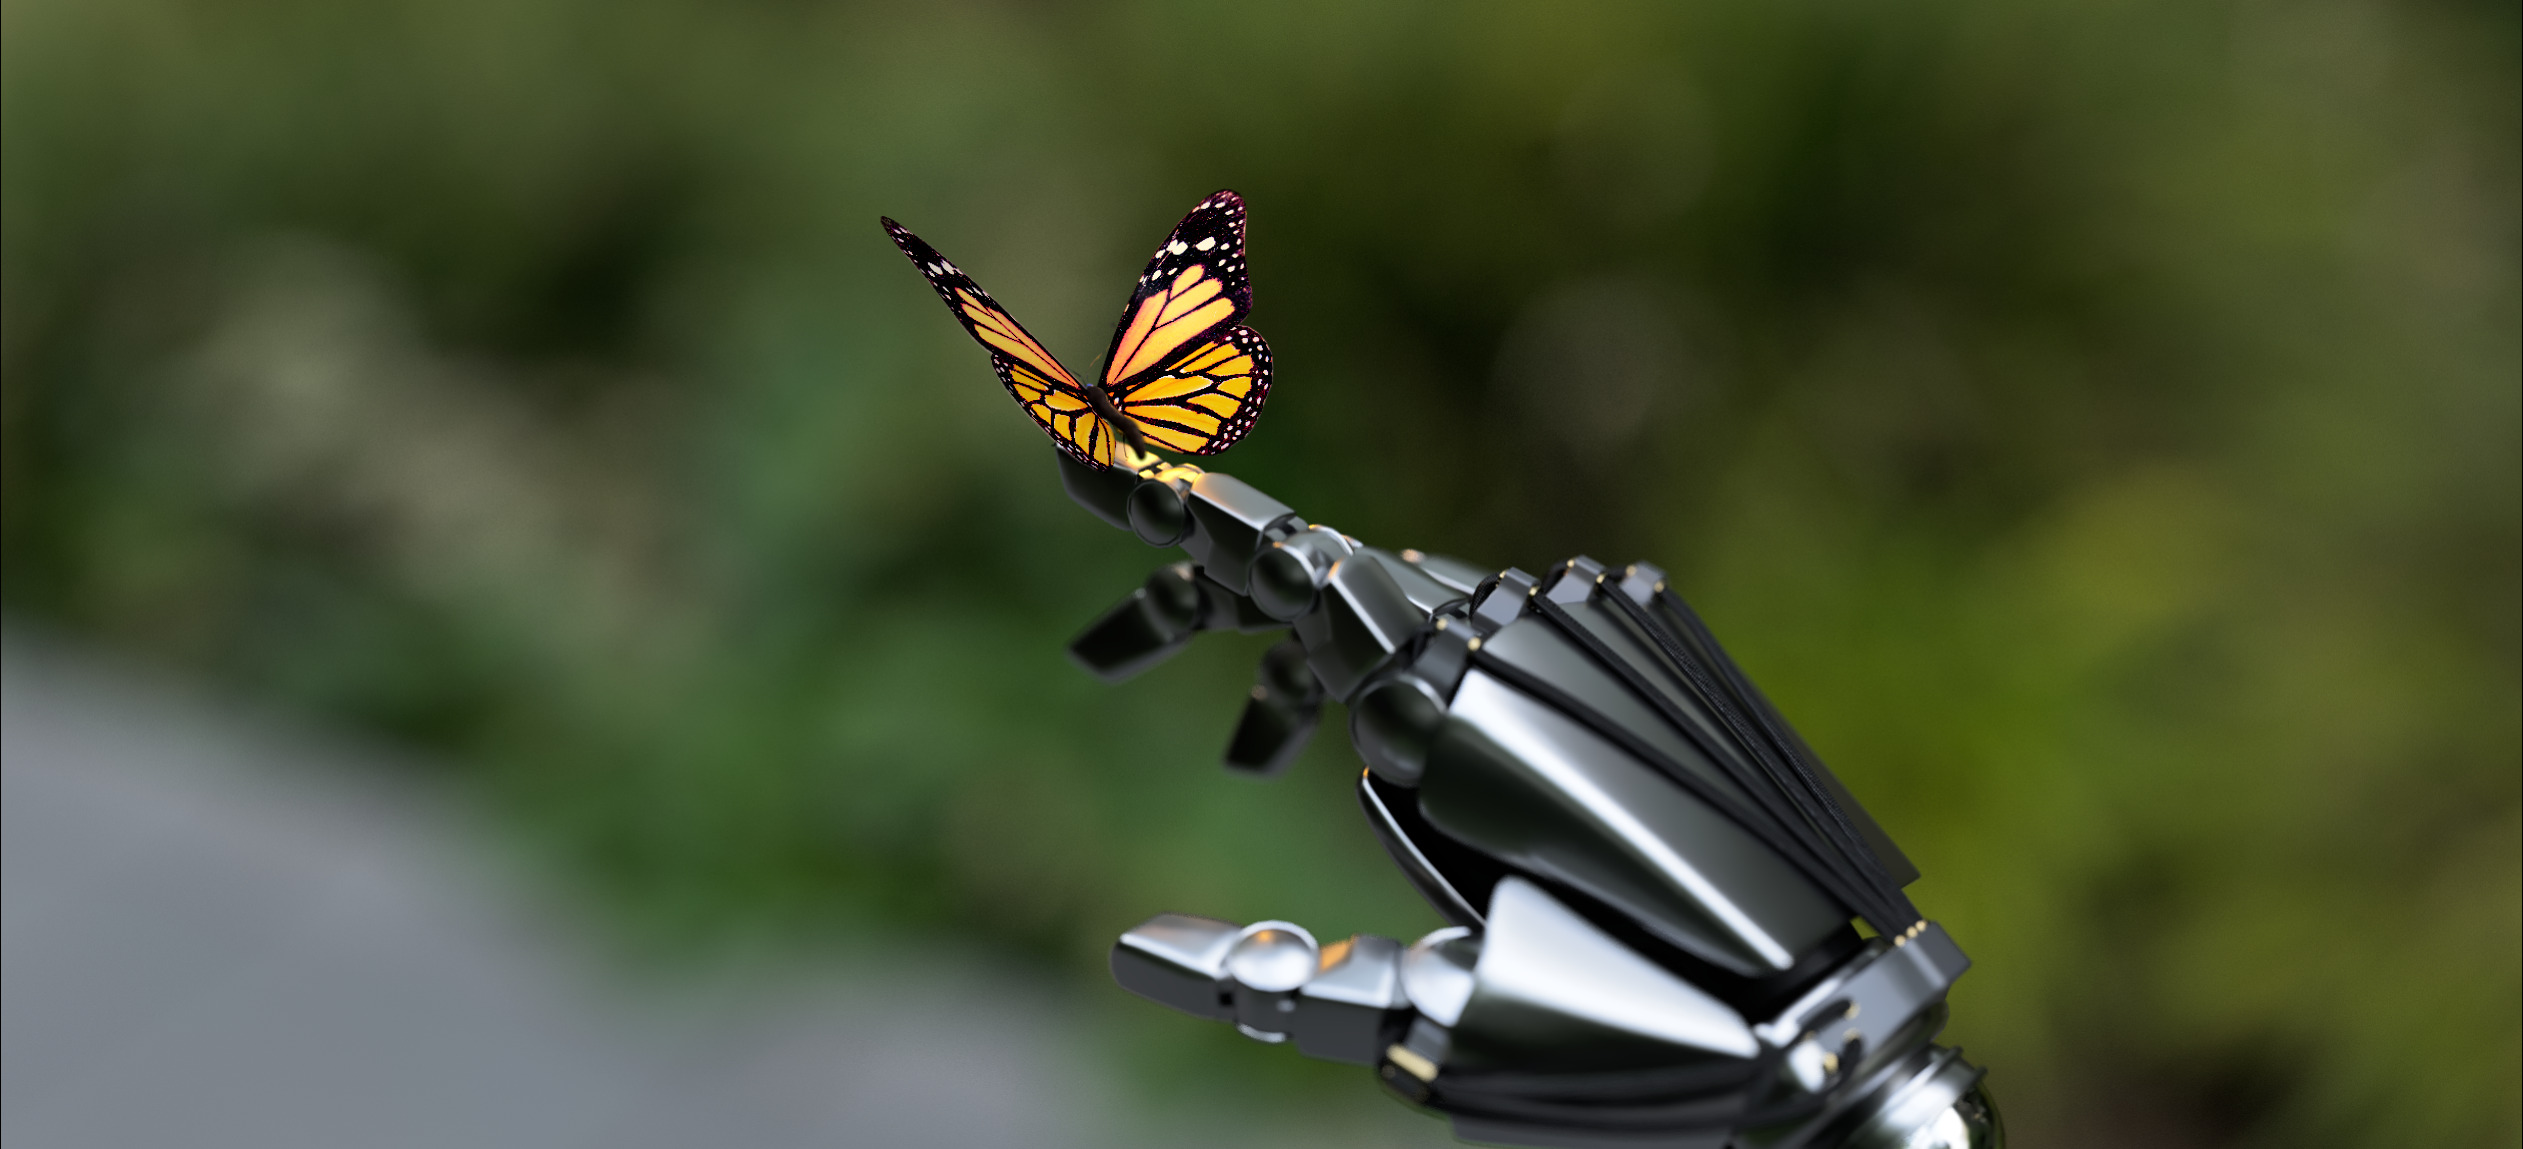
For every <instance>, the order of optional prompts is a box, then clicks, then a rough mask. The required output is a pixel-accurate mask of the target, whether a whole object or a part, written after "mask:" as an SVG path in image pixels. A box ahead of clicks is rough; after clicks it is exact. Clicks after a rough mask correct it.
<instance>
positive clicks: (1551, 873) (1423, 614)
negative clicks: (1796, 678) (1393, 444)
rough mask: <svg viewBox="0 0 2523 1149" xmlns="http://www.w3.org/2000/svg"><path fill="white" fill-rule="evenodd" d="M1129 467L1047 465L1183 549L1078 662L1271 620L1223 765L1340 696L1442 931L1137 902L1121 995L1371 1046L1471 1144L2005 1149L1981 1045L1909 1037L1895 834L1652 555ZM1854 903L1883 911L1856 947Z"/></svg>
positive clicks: (1127, 659) (1246, 765) (1919, 978)
mask: <svg viewBox="0 0 2523 1149" xmlns="http://www.w3.org/2000/svg"><path fill="white" fill-rule="evenodd" d="M1139 462H1140V463H1141V464H1142V469H1140V470H1139V471H1136V472H1132V471H1130V470H1126V469H1122V468H1115V469H1111V470H1107V471H1098V470H1095V469H1093V468H1088V467H1085V466H1082V465H1080V464H1078V463H1076V462H1075V461H1073V460H1070V459H1068V458H1067V457H1065V456H1062V457H1061V460H1060V467H1061V480H1062V485H1063V486H1064V488H1065V489H1067V490H1068V492H1069V493H1070V495H1071V496H1072V497H1073V498H1075V499H1076V500H1077V501H1078V502H1079V503H1080V504H1082V505H1084V506H1086V507H1087V509H1088V510H1090V511H1092V512H1093V513H1094V514H1095V515H1096V516H1097V517H1098V518H1101V519H1102V520H1104V521H1105V522H1107V523H1110V524H1112V525H1114V526H1117V527H1122V528H1125V529H1129V530H1132V531H1133V532H1134V533H1136V534H1137V535H1138V537H1140V538H1141V539H1143V540H1146V541H1148V542H1150V543H1152V544H1156V545H1177V546H1180V547H1181V548H1182V550H1183V552H1184V553H1185V554H1186V555H1188V556H1189V560H1190V561H1189V562H1185V563H1178V564H1175V565H1173V566H1170V567H1166V568H1163V569H1161V570H1159V571H1158V572H1157V573H1156V575H1154V576H1152V577H1151V578H1150V579H1149V580H1148V582H1147V583H1146V584H1145V585H1143V586H1141V587H1140V588H1138V589H1137V590H1135V591H1133V592H1132V594H1131V595H1130V596H1129V597H1128V598H1125V599H1124V600H1123V601H1122V602H1121V603H1120V604H1119V605H1117V606H1115V607H1114V608H1112V609H1111V610H1110V611H1108V612H1106V614H1105V615H1104V616H1103V617H1102V618H1099V619H1098V620H1097V621H1096V622H1095V623H1094V624H1093V625H1091V626H1089V627H1088V628H1087V630H1086V631H1085V632H1084V633H1082V634H1081V635H1080V636H1079V637H1078V639H1077V640H1076V641H1075V642H1074V643H1073V644H1072V648H1071V652H1072V655H1073V656H1074V657H1075V658H1076V659H1077V660H1078V661H1079V662H1080V663H1081V664H1083V665H1085V666H1086V667H1087V668H1088V669H1090V670H1093V671H1094V672H1096V673H1097V674H1099V675H1103V676H1105V677H1107V678H1121V677H1126V676H1128V675H1130V674H1134V673H1137V672H1139V671H1141V670H1144V669H1146V668H1147V667H1150V666H1153V665H1155V664H1156V663H1157V662H1160V661H1162V660H1163V659H1164V658H1166V657H1168V656H1170V655H1171V654H1173V653H1174V652H1175V651H1177V650H1179V649H1181V648H1182V646H1183V645H1185V644H1186V643H1188V642H1189V641H1190V640H1191V638H1192V637H1193V636H1194V635H1196V634H1197V633H1199V632H1201V631H1204V630H1237V631H1242V632H1245V633H1253V632H1258V631H1264V630H1271V629H1277V628H1281V627H1285V628H1287V629H1288V630H1290V631H1291V635H1290V637H1289V638H1288V639H1287V640H1286V641H1283V642H1281V643H1280V644H1279V645H1277V646H1275V647H1273V648H1272V649H1271V651H1270V653H1269V654H1267V655H1266V656H1265V657H1264V660H1263V664H1262V668H1261V670H1260V672H1259V673H1258V674H1257V675H1256V681H1255V685H1254V687H1253V691H1252V697H1251V700H1250V701H1249V702H1248V703H1247V705H1246V708H1245V712H1244V717H1243V719H1242V722H1241V723H1240V724H1239V725H1238V727H1237V730H1236V734H1235V738H1234V741H1233V742H1232V744H1231V745H1230V747H1229V749H1228V752H1227V756H1226V760H1227V765H1228V766H1229V767H1230V768H1232V769H1236V770H1238V771H1241V772H1245V773H1251V774H1257V775H1268V774H1272V773H1275V772H1277V771H1279V770H1281V769H1284V768H1286V767H1287V765H1288V764H1289V762H1291V761H1292V760H1293V759H1294V758H1295V757H1296V755H1297V751H1298V750H1299V749H1300V748H1301V747H1302V746H1303V745H1304V742H1305V739H1306V737H1307V736H1308V735H1309V734H1311V732H1312V731H1313V730H1314V728H1315V726H1316V724H1317V723H1318V721H1319V716H1320V709H1321V706H1322V704H1323V703H1324V701H1326V700H1330V701H1338V702H1341V703H1343V704H1345V705H1348V706H1349V707H1350V708H1351V722H1350V733H1351V739H1352V742H1353V745H1355V747H1356V748H1357V749H1358V751H1359V754H1360V757H1362V758H1363V759H1365V761H1366V763H1367V767H1368V769H1367V771H1366V772H1365V773H1363V774H1362V775H1361V776H1360V778H1359V783H1358V786H1359V804H1360V806H1361V807H1362V808H1363V809H1364V811H1365V812H1366V815H1367V819H1368V823H1369V825H1370V826H1371V827H1372V828H1373V830H1374V832H1375V834H1376V836H1377V838H1378V840H1379V841H1381V842H1382V843H1383V845H1384V847H1385V849H1386V851H1387V852H1388V853H1390V854H1391V855H1392V857H1393V860H1394V861H1395V862H1396V863H1397V864H1398V865H1399V866H1400V867H1401V869H1402V871H1403V873H1404V874H1405V875H1407V876H1408V877H1409V879H1410V881H1411V883H1412V884H1413V885H1414V886H1416V887H1417V888H1418V889H1419V891H1420V892H1421V893H1422V894H1424V895H1426V896H1427V898H1428V900H1429V902H1430V904H1432V905H1433V906H1435V907H1436V908H1437V910H1438V911H1439V912H1440V913H1442V914H1443V915H1445V916H1446V917H1447V918H1448V919H1449V920H1451V921H1453V922H1454V923H1455V925H1454V926H1453V927H1451V928H1448V929H1442V930H1438V931H1436V932H1434V933H1431V934H1429V935H1427V936H1426V937H1423V938H1421V939H1420V940H1419V941H1418V942H1416V943H1413V944H1411V945H1409V946H1407V947H1405V946H1403V945H1402V944H1401V943H1399V942H1397V941H1394V940H1393V939H1390V938H1383V937H1376V936H1373V935H1363V934H1362V935H1358V936H1356V937H1351V938H1348V939H1345V940H1342V941H1338V942H1334V943H1331V944H1329V945H1320V944H1318V943H1317V942H1316V941H1315V939H1314V937H1313V935H1311V934H1310V933H1308V932H1306V931H1305V930H1304V929H1303V928H1301V927H1299V926H1297V925H1294V924H1292V923H1288V922H1278V921H1269V922H1256V923H1253V924H1251V925H1246V926H1238V925H1235V924H1233V923H1229V922H1223V921H1218V920H1215V919H1212V918H1202V917H1193V916H1190V915H1185V914H1162V915H1159V916H1157V917H1155V918H1151V919H1149V920H1148V921H1147V922H1145V923H1143V924H1141V925H1140V926H1138V927H1137V928H1135V929H1133V930H1130V931H1129V932H1127V933H1125V934H1123V935H1122V936H1121V938H1120V939H1119V940H1118V941H1117V942H1116V943H1115V944H1114V946H1113V950H1112V959H1111V960H1112V969H1113V976H1114V978H1115V980H1117V981H1118V982H1120V983H1121V985H1122V986H1123V988H1126V989H1128V990H1130V991H1131V992H1133V993H1137V994H1140V995H1141V996H1144V997H1147V998H1149V999H1151V1000H1154V1001H1157V1002H1160V1003H1162V1004H1165V1005H1168V1006H1171V1007H1173V1008H1175V1009H1179V1010H1182V1011H1184V1012H1186V1013H1190V1014H1194V1015H1196V1016H1200V1017H1205V1018H1209V1019H1211V1020H1215V1021H1219V1022H1225V1023H1228V1024H1231V1025H1234V1026H1235V1027H1236V1028H1237V1029H1238V1030H1239V1031H1241V1032H1243V1033H1244V1034H1246V1035H1247V1036H1249V1037H1252V1038H1254V1039H1255V1040H1257V1041H1264V1042H1270V1043H1288V1044H1293V1045H1295V1046H1296V1048H1297V1049H1298V1050H1299V1051H1301V1052H1303V1053H1305V1054H1307V1055H1308V1056H1313V1057H1321V1058H1328V1059H1331V1060H1336V1061H1346V1062H1351V1063H1355V1064H1361V1065H1370V1066H1373V1067H1375V1073H1376V1075H1377V1077H1378V1078H1379V1079H1380V1080H1381V1081H1383V1082H1384V1083H1385V1085H1386V1086H1387V1087H1388V1088H1390V1089H1391V1090H1392V1091H1393V1092H1394V1093H1395V1094H1396V1095H1397V1096H1399V1097H1401V1098H1402V1099H1404V1100H1405V1101H1408V1102H1410V1103H1412V1104H1416V1105H1424V1106H1427V1107H1429V1108H1432V1109H1435V1110H1437V1111H1439V1112H1443V1113H1445V1114H1447V1115H1448V1116H1449V1117H1451V1118H1452V1120H1453V1121H1454V1127H1455V1131H1456V1133H1457V1134H1458V1135H1460V1136H1462V1137H1465V1138H1467V1139H1472V1140H1479V1141H1483V1142H1491V1143H1501V1144H1516V1145H1545V1146H1572V1147H1575V1146H1587V1147H1604V1146H1660V1147H1665V1149H1689V1147H1703V1149H1720V1147H1725V1146H1733V1147H1736V1149H1832V1147H1837V1146H1870V1147H1871V1146H1882V1147H1886V1149H1889V1147H1895V1146H1898V1147H1902V1149H1986V1147H1989V1146H1996V1145H1999V1144H2001V1143H2002V1131H2001V1129H2000V1127H1999V1125H1998V1121H1997V1116H1996V1110H1995V1108H1994V1107H1993V1106H1992V1105H1990V1104H1989V1101H1988V1095H1987V1093H1986V1092H1985V1091H1984V1090H1983V1089H1982V1088H1981V1087H1980V1084H1979V1080H1980V1076H1981V1071H1980V1070H1979V1069H1978V1068H1976V1067H1974V1066H1972V1065H1971V1064H1970V1063H1968V1062H1966V1061H1964V1060H1962V1058H1961V1056H1960V1055H1959V1054H1958V1053H1957V1052H1956V1051H1953V1050H1950V1049H1945V1048H1942V1047H1939V1046H1937V1045H1935V1044H1934V1043H1933V1042H1934V1039H1935V1037H1936V1034H1937V1033H1938V1031H1939V1030H1941V1029H1942V1027H1943V1025H1944V1019H1945V994H1946V992H1947V990H1948V988H1949V987H1950V986H1951V985H1952V984H1953V981H1954V979H1955V978H1956V977H1959V976H1960V975H1961V974H1962V973H1963V972H1964V971H1965V970H1966V969H1968V968H1969V966H1970V961H1969V959H1968V958H1966V957H1964V956H1963V953H1962V951H1961V949H1960V948H1959V947H1958V946H1956V945H1955V944H1954V942H1953V939H1952V938H1951V937H1949V936H1947V935H1946V933H1945V931H1944V930H1943V929H1942V928H1941V927H1939V926H1936V925H1935V924H1934V923H1931V922H1926V921H1916V922H1914V923H1913V922H1912V921H1911V918H1913V917H1915V915H1914V914H1908V913H1907V912H1906V911H1907V908H1908V905H1909V903H1908V902H1907V900H1906V897H1905V895H1903V894H1902V893H1901V892H1900V890H1899V888H1898V886H1899V885H1900V884H1902V883H1906V881H1907V880H1908V879H1909V877H1910V876H1912V872H1911V871H1910V870H1909V867H1908V861H1907V859H1905V858H1902V857H1901V855H1900V852H1899V850H1898V849H1897V848H1896V847H1894V846H1893V845H1892V844H1891V841H1890V839H1888V838H1886V837H1884V836H1883V835H1882V833H1881V832H1880V830H1879V829H1877V828H1876V826H1875V824H1874V823H1873V821H1872V820H1871V819H1868V818H1867V817H1866V816H1865V813H1864V811H1862V810H1858V809H1856V808H1855V803H1854V802H1853V800H1851V799H1849V798H1848V797H1847V795H1846V793H1845V791H1844V790H1842V789H1841V788H1840V786H1839V784H1838V782H1837V781H1836V780H1835V779H1832V778H1831V777H1830V776H1829V773H1828V771H1823V770H1820V768H1819V766H1818V764H1815V763H1813V762H1811V757H1812V756H1811V751H1810V750H1809V749H1807V748H1805V747H1804V746H1803V744H1802V743H1801V742H1800V741H1797V740H1796V739H1795V735H1794V732H1793V731H1792V730H1788V729H1787V728H1786V723H1785V721H1784V719H1781V718H1779V717H1778V716H1777V714H1776V712H1775V711H1774V710H1771V709H1769V708H1768V703H1767V702H1766V701H1765V700H1762V699H1760V698H1759V692H1758V691H1757V690H1755V689H1753V688H1752V687H1751V686H1750V684H1749V683H1748V682H1746V681H1744V680H1742V679H1741V677H1740V671H1739V670H1736V669H1735V668H1734V667H1733V663H1732V662H1731V660H1728V659H1726V658H1725V657H1724V653H1723V651H1722V650H1718V649H1717V648H1716V647H1715V643H1714V640H1713V639H1710V638H1708V637H1707V634H1706V631H1705V629H1704V628H1699V629H1693V628H1696V627H1697V626H1698V624H1697V620H1696V618H1695V617H1691V616H1689V614H1688V609H1687V608H1686V607H1682V606H1680V604H1679V600H1678V599H1673V598H1671V597H1670V596H1669V595H1667V593H1666V591H1665V589H1664V581H1665V580H1664V576H1663V572H1661V571H1658V570H1656V569H1655V568H1653V567H1649V566H1646V565H1644V564H1638V565H1633V566H1631V567H1628V568H1624V569H1622V570H1619V571H1614V570H1611V569H1609V568H1606V567H1604V566H1603V565H1602V564H1600V563H1597V562H1595V561H1594V560H1592V559H1586V558H1579V559H1572V560H1570V561H1569V562H1567V563H1563V564H1560V565H1559V566H1555V567H1551V568H1548V569H1547V570H1545V572H1544V573H1543V575H1542V576H1541V577H1538V578H1537V577H1535V576H1533V575H1529V574H1527V573H1525V572H1523V571H1519V570H1513V569H1510V570H1506V571H1502V572H1498V573H1496V574H1491V573H1489V572H1488V571H1486V570H1483V569H1482V568H1479V567H1477V566H1474V565H1472V564H1469V563H1465V562H1462V561H1461V560H1458V559H1450V558H1446V557H1444V556H1442V555H1431V554H1426V553H1423V552H1420V551H1416V550H1408V549H1404V550H1398V551H1387V550H1382V549H1378V548H1374V547H1367V546H1363V545H1361V544H1360V543H1358V542H1357V540H1354V539H1351V538H1349V537H1348V536H1345V535H1342V534H1340V533H1339V532H1337V531H1333V530H1331V529H1329V528H1326V527H1320V526H1310V525H1308V524H1307V523H1306V522H1305V521H1304V520H1302V519H1300V518H1298V517H1297V516H1296V515H1295V514H1294V513H1293V512H1292V511H1291V510H1290V509H1289V508H1288V507H1287V506H1286V505H1285V504H1282V503H1280V502H1278V501H1277V500H1275V499H1272V498H1270V497H1269V496H1268V495H1265V494H1263V493H1261V492H1260V491H1258V490H1255V489H1253V488H1252V487H1251V486H1248V485H1246V484H1244V483H1242V482H1240V481H1238V480H1236V479H1234V478H1233V477H1231V476H1228V475H1222V474H1218V473H1216V472H1207V471H1202V470H1200V469H1198V468H1194V467H1181V466H1173V465H1160V464H1156V463H1155V462H1154V461H1153V460H1139ZM1691 644H1697V645H1691ZM1695 660H1696V661H1695ZM1791 786H1792V787H1796V788H1798V789H1791ZM1853 915H1862V916H1864V917H1865V918H1866V919H1867V920H1868V921H1871V922H1874V923H1876V924H1877V925H1878V927H1879V929H1880V930H1881V932H1883V933H1885V934H1886V936H1885V937H1882V938H1877V939H1875V940H1872V941H1869V942H1866V943H1864V944H1862V945H1861V944H1859V943H1858V942H1857V940H1856V937H1857V935H1856V934H1854V933H1853V932H1851V931H1850V930H1849V928H1848V925H1849V922H1850V919H1851V917H1852V916H1853ZM1887 925H1889V926H1890V927H1892V928H1884V927H1886V926H1887ZM1781 1002H1786V1003H1788V1004H1786V1005H1784V1006H1783V1007H1782V1006H1781V1005H1780V1004H1779V1003H1781ZM1747 1014H1749V1015H1750V1016H1751V1017H1752V1018H1759V1019H1763V1020H1760V1021H1758V1023H1757V1024H1755V1023H1754V1022H1753V1021H1752V1020H1750V1019H1748V1018H1747Z"/></svg>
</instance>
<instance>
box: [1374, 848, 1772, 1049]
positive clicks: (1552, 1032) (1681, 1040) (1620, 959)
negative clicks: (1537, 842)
mask: <svg viewBox="0 0 2523 1149" xmlns="http://www.w3.org/2000/svg"><path fill="white" fill-rule="evenodd" d="M1405 969H1406V970H1407V969H1408V967H1407V966H1405ZM1412 997H1413V1000H1414V1001H1416V1000H1418V995H1417V993H1416V992H1414V993H1413V995H1412ZM1421 1012H1423V1013H1425V1012H1428V1011H1427V1009H1426V1007H1425V1005H1424V1004H1423V1006H1422V1009H1421ZM1431 1016H1434V1015H1433V1014H1431ZM1439 1020H1440V1021H1443V1020H1444V1019H1442V1018H1440V1019H1439ZM1446 1024H1448V1025H1449V1027H1450V1028H1451V1029H1452V1030H1453V1040H1454V1050H1453V1055H1452V1056H1453V1060H1451V1061H1449V1062H1448V1064H1449V1066H1452V1065H1457V1064H1460V1065H1464V1066H1468V1067H1479V1068H1508V1067H1515V1066H1527V1065H1550V1066H1555V1067H1559V1068H1561V1069H1566V1070H1578V1069H1627V1068H1638V1067H1644V1066H1654V1065H1670V1064H1675V1063H1678V1062H1688V1061H1694V1060H1703V1059H1706V1058H1708V1057H1710V1056H1712V1055H1713V1056H1717V1057H1731V1058H1751V1057H1754V1056H1757V1055H1758V1054H1759V1053H1760V1050H1761V1043H1760V1042H1759V1041H1758V1040H1757V1039H1755V1038H1754V1037H1753V1035H1752V1028H1751V1026H1749V1025H1747V1024H1745V1023H1744V1020H1743V1018H1742V1017H1741V1016H1740V1015H1738V1014H1736V1013H1735V1011H1734V1010H1732V1009H1730V1008H1728V1007H1727V1006H1726V1004H1725V1003H1724V1002H1721V1001H1718V1000H1717V999H1716V998H1714V997H1711V996H1709V995H1708V994H1707V993H1706V992H1704V991H1702V990H1700V989H1699V988H1698V987H1696V986H1693V985H1691V984H1690V983H1689V982H1686V981H1683V980H1682V979H1681V978H1679V977H1676V976H1674V975H1673V974H1672V973H1671V972H1669V971H1667V970H1665V969H1663V968H1662V967H1660V966H1657V965H1656V964H1655V963H1653V962H1650V961H1648V960H1647V959H1646V958H1643V957H1641V956H1639V955H1638V953H1637V952H1636V951H1634V950H1632V949H1630V948H1629V947H1628V946H1625V945H1622V944H1621V943H1620V942H1619V941H1617V940H1615V939H1614V938H1613V937H1612V936H1611V935H1610V934H1607V933H1605V932H1603V931H1602V930H1601V929H1599V928H1597V927H1596V926H1595V925H1594V924H1593V923H1591V922H1588V921H1586V920H1585V919H1584V918H1583V917H1580V916H1579V915H1578V914H1577V913H1576V912H1575V911H1573V910H1571V909H1569V908H1568V907H1567V906H1565V905H1562V904H1561V903H1560V902H1559V900H1558V899H1556V898H1553V897H1551V896H1550V895H1549V894H1547V893H1545V892H1543V890H1542V889H1541V887H1539V886H1536V885H1534V884H1533V883H1531V882H1527V881H1525V880H1523V879H1521V878H1508V879H1506V880H1504V881H1502V882H1500V883H1498V890H1497V893H1496V894H1494V895H1492V897H1491V898H1490V902H1489V921H1488V927H1487V929H1485V930H1484V931H1483V932H1482V936H1481V940H1480V949H1479V961H1478V963H1477V964H1476V965H1475V966H1474V967H1473V970H1472V988H1471V993H1470V995H1469V999H1468V1000H1467V1001H1466V1002H1465V1004H1464V1005H1463V1007H1462V1010H1461V1014H1460V1016H1459V1017H1458V1018H1457V1019H1455V1020H1453V1021H1451V1022H1447V1023H1446Z"/></svg>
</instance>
